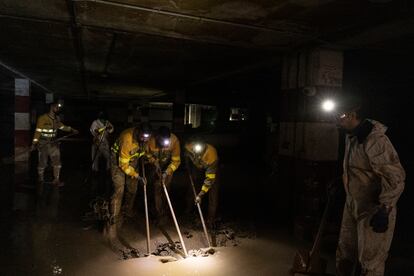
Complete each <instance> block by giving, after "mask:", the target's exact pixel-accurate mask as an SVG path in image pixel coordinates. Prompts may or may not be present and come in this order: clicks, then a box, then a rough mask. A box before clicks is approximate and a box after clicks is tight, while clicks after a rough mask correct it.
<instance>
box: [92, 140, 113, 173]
mask: <svg viewBox="0 0 414 276" xmlns="http://www.w3.org/2000/svg"><path fill="white" fill-rule="evenodd" d="M95 155H96V156H95ZM91 158H92V159H91V160H92V161H93V163H92V171H94V172H97V171H98V170H99V160H100V159H101V158H103V159H104V160H105V164H106V169H107V170H109V169H110V168H111V154H110V151H109V145H108V144H104V143H102V144H101V145H100V146H99V148H98V146H97V145H96V144H92V156H91ZM94 158H95V159H94Z"/></svg>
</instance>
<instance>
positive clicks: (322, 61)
mask: <svg viewBox="0 0 414 276" xmlns="http://www.w3.org/2000/svg"><path fill="white" fill-rule="evenodd" d="M342 67H343V56H342V52H339V51H334V50H328V49H312V50H306V51H301V52H296V53H293V54H291V55H288V56H286V57H285V58H284V62H283V71H282V96H281V114H280V132H279V139H278V140H279V150H278V151H279V166H280V169H279V171H280V176H279V181H280V186H281V187H283V189H284V190H283V191H282V193H283V194H286V195H289V196H286V197H284V199H282V201H284V204H283V205H284V206H288V208H287V209H286V210H287V211H288V212H290V214H289V219H293V220H292V221H291V222H292V223H293V226H294V230H295V234H296V236H297V237H299V238H309V239H310V238H312V233H314V232H315V231H316V229H317V225H318V223H319V216H320V214H321V209H322V208H323V207H324V201H325V199H326V198H325V195H326V192H325V188H326V185H327V184H328V182H329V181H330V180H331V179H333V178H334V177H335V176H336V175H337V168H338V162H337V161H338V131H337V129H336V126H335V124H334V123H333V122H332V121H330V120H329V119H330V118H328V117H327V116H326V114H324V113H323V112H322V110H321V109H320V105H321V102H322V101H323V99H325V98H328V97H335V95H337V93H339V91H340V89H341V86H342Z"/></svg>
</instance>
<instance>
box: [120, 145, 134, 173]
mask: <svg viewBox="0 0 414 276" xmlns="http://www.w3.org/2000/svg"><path fill="white" fill-rule="evenodd" d="M131 148H132V141H129V140H128V139H124V140H123V141H121V143H120V149H119V160H118V164H119V167H120V168H121V170H122V171H123V172H124V173H125V174H126V175H129V176H131V177H135V178H137V177H138V173H137V172H136V171H135V169H134V168H133V167H132V166H131V165H130V160H131V158H133V157H132V156H131V155H130V154H129V153H130V149H131Z"/></svg>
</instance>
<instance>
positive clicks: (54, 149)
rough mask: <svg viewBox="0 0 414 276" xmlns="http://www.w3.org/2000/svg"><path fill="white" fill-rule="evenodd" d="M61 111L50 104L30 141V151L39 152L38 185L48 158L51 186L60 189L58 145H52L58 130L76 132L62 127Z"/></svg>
mask: <svg viewBox="0 0 414 276" xmlns="http://www.w3.org/2000/svg"><path fill="white" fill-rule="evenodd" d="M61 110H62V104H60V103H52V104H51V105H50V110H49V113H45V114H43V115H41V116H40V117H39V118H38V119H37V123H36V131H35V134H34V137H33V141H32V150H34V149H38V151H39V163H38V165H37V172H38V177H39V183H40V184H41V185H42V184H43V182H44V180H45V179H44V174H45V169H46V166H47V161H48V159H49V158H50V159H51V161H52V166H53V177H54V180H53V185H55V186H57V187H60V186H63V183H62V182H60V179H59V178H60V169H61V167H62V165H61V162H60V149H59V143H54V140H56V137H57V133H58V130H61V131H65V132H73V133H74V134H76V133H78V131H77V130H76V129H74V128H72V127H70V126H66V125H64V124H63V123H62V122H61V121H60V118H59V113H60V112H61Z"/></svg>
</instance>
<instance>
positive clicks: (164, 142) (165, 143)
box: [162, 139, 170, 147]
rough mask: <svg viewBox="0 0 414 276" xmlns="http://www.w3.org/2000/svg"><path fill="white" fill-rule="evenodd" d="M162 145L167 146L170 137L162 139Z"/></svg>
mask: <svg viewBox="0 0 414 276" xmlns="http://www.w3.org/2000/svg"><path fill="white" fill-rule="evenodd" d="M162 143H163V145H164V147H167V146H168V145H169V144H170V139H164V141H163V142H162Z"/></svg>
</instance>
